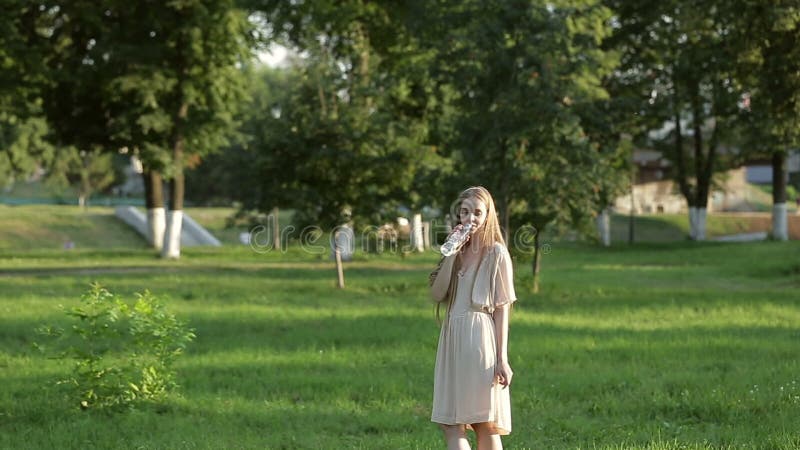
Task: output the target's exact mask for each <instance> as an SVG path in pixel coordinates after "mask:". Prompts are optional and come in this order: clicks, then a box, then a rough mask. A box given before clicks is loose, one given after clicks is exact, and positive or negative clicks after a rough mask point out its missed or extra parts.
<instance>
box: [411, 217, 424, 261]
mask: <svg viewBox="0 0 800 450" xmlns="http://www.w3.org/2000/svg"><path fill="white" fill-rule="evenodd" d="M411 247H412V248H413V249H414V251H415V252H423V251H425V241H424V240H423V238H422V214H414V218H413V219H412V222H411Z"/></svg>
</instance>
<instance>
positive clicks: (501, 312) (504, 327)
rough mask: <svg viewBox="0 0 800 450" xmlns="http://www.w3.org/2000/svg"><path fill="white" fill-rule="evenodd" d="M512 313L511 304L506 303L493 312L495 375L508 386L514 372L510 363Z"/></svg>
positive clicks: (501, 382)
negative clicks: (509, 348) (509, 321)
mask: <svg viewBox="0 0 800 450" xmlns="http://www.w3.org/2000/svg"><path fill="white" fill-rule="evenodd" d="M510 313H511V305H510V304H505V305H501V306H498V307H497V308H495V310H494V312H493V313H492V320H493V321H494V335H495V340H496V341H497V365H496V368H495V376H496V377H497V380H498V382H499V383H500V384H502V385H503V386H504V387H508V385H510V384H511V378H512V377H513V376H514V372H513V371H512V370H511V366H510V365H509V364H508V316H509V314H510Z"/></svg>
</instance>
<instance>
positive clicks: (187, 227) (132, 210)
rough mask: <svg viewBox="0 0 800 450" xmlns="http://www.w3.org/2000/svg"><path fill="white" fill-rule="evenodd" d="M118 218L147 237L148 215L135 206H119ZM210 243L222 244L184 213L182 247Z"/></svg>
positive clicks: (117, 210) (217, 245) (211, 244)
mask: <svg viewBox="0 0 800 450" xmlns="http://www.w3.org/2000/svg"><path fill="white" fill-rule="evenodd" d="M114 214H115V215H116V216H117V218H118V219H119V220H121V221H123V222H125V223H126V224H128V225H130V226H131V227H132V228H133V229H134V230H136V231H137V232H138V233H139V234H140V235H142V237H144V238H145V239H147V216H146V215H145V214H144V213H142V212H141V211H139V210H138V209H136V207H133V206H119V207H117V209H116V210H115V211H114ZM201 245H210V246H213V247H219V246H221V245H222V244H221V243H220V242H219V240H218V239H217V238H215V237H214V236H213V235H212V234H211V233H209V232H208V230H206V229H205V228H203V227H202V226H200V224H198V223H197V222H195V221H194V219H192V218H191V217H189V216H188V215H187V214H186V212H184V213H183V224H182V226H181V247H196V246H201Z"/></svg>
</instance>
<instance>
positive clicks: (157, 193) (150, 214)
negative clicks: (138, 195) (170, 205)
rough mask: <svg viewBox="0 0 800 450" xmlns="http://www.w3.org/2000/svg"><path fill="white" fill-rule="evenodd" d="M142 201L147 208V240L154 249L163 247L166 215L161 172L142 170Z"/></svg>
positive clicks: (159, 249)
mask: <svg viewBox="0 0 800 450" xmlns="http://www.w3.org/2000/svg"><path fill="white" fill-rule="evenodd" d="M142 178H143V179H144V203H145V207H146V208H147V242H148V243H149V244H150V245H151V246H152V247H153V248H154V249H156V250H158V251H161V249H162V248H163V247H164V230H165V229H166V215H165V211H164V186H163V180H162V179H161V173H159V172H158V171H155V170H145V171H144V172H142Z"/></svg>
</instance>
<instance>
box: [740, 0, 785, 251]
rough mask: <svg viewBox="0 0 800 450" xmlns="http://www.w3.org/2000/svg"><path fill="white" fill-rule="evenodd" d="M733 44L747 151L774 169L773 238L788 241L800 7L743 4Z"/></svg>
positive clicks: (770, 3) (775, 2)
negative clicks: (738, 49) (738, 48)
mask: <svg viewBox="0 0 800 450" xmlns="http://www.w3.org/2000/svg"><path fill="white" fill-rule="evenodd" d="M739 6H740V9H739V12H740V14H741V17H742V18H743V20H742V26H741V27H740V28H739V29H737V30H736V31H737V33H736V34H735V35H734V38H736V39H737V40H739V41H740V42H742V44H743V45H744V47H745V51H744V53H743V54H742V56H741V57H740V59H739V63H740V76H741V78H742V80H743V83H744V85H745V87H746V88H748V89H749V92H748V93H747V96H746V97H745V98H744V99H743V101H745V102H746V107H747V109H748V110H749V111H750V114H748V115H747V116H748V117H747V119H746V125H747V126H746V128H747V130H746V131H747V136H748V139H747V142H748V146H749V147H750V149H751V150H752V153H754V154H755V155H760V156H763V157H765V158H768V159H770V161H771V164H772V202H773V207H772V236H773V238H775V239H777V240H787V239H788V238H789V233H788V217H787V213H786V200H787V198H786V178H787V173H786V160H787V156H788V154H789V151H790V150H791V149H796V148H797V147H798V145H800V127H798V123H800V6H798V5H797V4H796V2H790V1H774V2H756V3H753V2H741V4H740V5H739Z"/></svg>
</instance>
